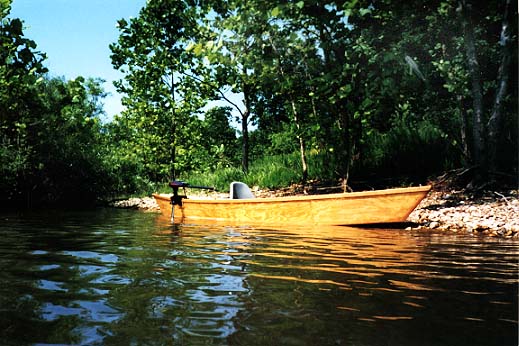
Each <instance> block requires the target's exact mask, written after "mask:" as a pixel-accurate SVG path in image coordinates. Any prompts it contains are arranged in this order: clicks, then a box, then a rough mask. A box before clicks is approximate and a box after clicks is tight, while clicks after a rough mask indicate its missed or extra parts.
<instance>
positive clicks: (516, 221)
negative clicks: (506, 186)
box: [408, 190, 519, 238]
mask: <svg viewBox="0 0 519 346" xmlns="http://www.w3.org/2000/svg"><path fill="white" fill-rule="evenodd" d="M518 195H519V191H517V190H511V191H507V192H501V193H500V192H491V191H487V192H485V193H483V195H482V196H478V197H474V196H471V195H469V194H467V193H465V192H463V191H450V192H441V191H432V192H430V193H429V195H428V196H427V197H426V198H425V199H424V200H423V201H422V202H421V203H420V204H419V205H418V207H417V208H416V209H415V210H414V211H413V212H412V213H411V215H410V216H409V218H408V220H409V221H411V222H414V223H415V224H416V226H415V227H410V229H433V230H441V231H450V232H466V233H471V234H480V235H488V236H492V237H506V238H519V200H518Z"/></svg>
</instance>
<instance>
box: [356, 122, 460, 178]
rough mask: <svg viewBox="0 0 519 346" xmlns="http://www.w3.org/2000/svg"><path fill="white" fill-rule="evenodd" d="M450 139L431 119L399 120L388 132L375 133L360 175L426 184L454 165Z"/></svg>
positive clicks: (369, 144) (359, 167)
mask: <svg viewBox="0 0 519 346" xmlns="http://www.w3.org/2000/svg"><path fill="white" fill-rule="evenodd" d="M452 152H453V150H452V148H450V142H449V139H448V137H447V136H446V135H445V133H444V132H442V131H441V130H440V129H439V128H438V127H436V126H435V125H434V124H432V123H430V122H428V121H427V120H422V121H416V122H413V123H409V122H407V121H405V119H397V120H396V121H395V122H394V123H393V126H392V128H391V129H390V130H389V131H388V132H386V133H380V132H377V131H374V132H373V133H372V134H371V135H370V136H369V137H368V138H367V140H366V142H365V151H364V153H363V157H362V160H361V162H360V164H359V165H358V166H357V167H356V171H357V172H356V173H357V175H359V176H363V177H365V178H368V179H374V180H380V179H382V180H395V181H400V182H402V179H406V180H410V182H423V181H424V180H425V179H427V178H428V177H430V176H431V175H434V174H436V173H439V172H441V171H443V170H445V169H446V168H450V167H451V166H452V164H453V160H455V159H454V158H453V157H452Z"/></svg>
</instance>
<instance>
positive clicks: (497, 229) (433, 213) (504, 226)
mask: <svg viewBox="0 0 519 346" xmlns="http://www.w3.org/2000/svg"><path fill="white" fill-rule="evenodd" d="M264 194H265V193H259V195H264ZM271 194H272V193H271ZM276 195H277V194H276ZM518 196H519V191H518V190H511V191H507V192H486V193H484V194H483V195H482V196H479V197H474V196H471V195H469V194H467V193H465V192H463V191H454V190H452V191H449V192H445V191H431V192H430V193H429V195H428V196H427V197H426V198H425V199H424V200H423V201H422V202H421V203H420V204H419V205H418V207H417V208H416V209H415V210H414V211H413V212H412V213H411V215H409V218H408V221H410V222H412V223H413V226H410V227H408V228H407V229H408V230H412V229H415V230H440V231H445V232H455V233H457V232H465V233H470V234H474V235H487V236H492V237H505V238H515V239H519V199H518ZM110 205H111V206H112V207H116V208H128V209H138V210H144V211H151V212H158V211H159V207H158V205H157V203H156V202H155V200H154V199H153V198H152V197H143V198H130V199H127V200H122V201H116V202H112V203H111V204H110Z"/></svg>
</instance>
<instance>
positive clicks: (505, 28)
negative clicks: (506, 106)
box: [487, 0, 512, 172]
mask: <svg viewBox="0 0 519 346" xmlns="http://www.w3.org/2000/svg"><path fill="white" fill-rule="evenodd" d="M510 12H511V11H510V0H507V1H506V4H505V10H504V14H503V21H502V24H501V37H500V40H499V45H500V46H501V50H502V57H501V64H500V65H499V71H498V76H497V90H496V95H495V98H494V107H493V109H492V114H491V116H490V119H489V121H488V124H487V132H488V141H487V149H488V150H487V155H488V157H487V160H488V161H487V162H488V169H489V171H490V172H496V171H497V157H496V156H497V147H498V144H499V137H500V133H501V129H502V122H503V119H502V118H503V116H502V114H503V101H504V98H505V96H506V92H507V87H508V83H509V79H510V69H511V64H512V42H511V39H510V36H511V32H510V19H509V14H510Z"/></svg>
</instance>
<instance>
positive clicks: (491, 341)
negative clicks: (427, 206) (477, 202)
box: [164, 219, 518, 345]
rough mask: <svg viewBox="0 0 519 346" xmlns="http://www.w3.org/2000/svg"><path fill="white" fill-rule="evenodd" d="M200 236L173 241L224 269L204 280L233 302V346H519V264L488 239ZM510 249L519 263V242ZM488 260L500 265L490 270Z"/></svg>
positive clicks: (188, 231) (289, 231) (219, 232)
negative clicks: (518, 277) (516, 344)
mask: <svg viewBox="0 0 519 346" xmlns="http://www.w3.org/2000/svg"><path fill="white" fill-rule="evenodd" d="M164 220H165V219H164ZM203 227H205V229H204V230H202V229H200V226H194V225H193V226H189V225H181V226H177V229H180V233H177V235H178V237H180V238H183V240H182V242H186V243H185V245H186V246H188V247H189V248H190V249H197V250H196V251H195V252H199V253H201V254H203V258H206V259H207V258H211V260H208V261H207V262H205V266H206V267H207V270H211V269H209V268H213V269H214V268H215V267H221V274H220V275H219V276H217V277H215V276H214V275H209V279H208V280H209V282H211V284H212V285H215V286H214V287H221V286H220V285H225V287H226V288H227V289H228V293H227V294H228V295H226V293H225V292H223V293H222V292H220V293H222V295H223V296H224V297H225V299H230V298H231V297H232V304H229V303H228V306H233V307H234V308H235V310H234V312H233V314H232V315H233V317H232V319H231V320H226V323H230V325H229V327H228V328H227V330H228V331H230V330H232V333H230V334H229V340H231V341H232V342H231V343H236V344H247V345H249V344H250V345H262V344H292V343H294V342H296V340H299V341H301V340H305V341H304V343H303V344H309V345H313V344H316V345H317V344H319V345H327V344H333V342H339V343H344V344H356V345H385V343H384V342H386V341H387V340H386V338H391V342H390V344H398V345H417V344H422V345H427V344H455V345H506V344H510V343H509V341H510V340H512V341H513V340H515V339H514V335H516V334H515V330H516V329H517V317H516V314H517V283H516V282H515V277H514V275H515V274H514V271H516V270H517V269H518V265H517V261H516V262H515V263H514V262H511V261H510V262H508V261H507V256H506V255H504V254H500V253H499V250H498V248H499V247H496V248H493V246H492V245H493V244H494V243H493V241H492V240H490V243H488V244H486V243H485V242H483V244H481V245H480V244H479V242H480V241H481V240H479V239H474V238H466V239H465V238H464V239H463V242H459V239H458V238H459V236H457V237H453V238H450V237H449V236H445V235H438V234H436V235H435V234H434V233H433V234H424V233H413V232H409V231H404V230H399V229H379V228H373V229H361V228H352V227H342V226H318V227H302V226H295V227H284V228H270V229H269V228H252V227H238V226H229V227H222V226H213V227H211V226H203ZM192 232H194V234H193V233H192ZM192 240H194V241H195V243H189V242H190V241H192ZM496 245H497V244H496ZM511 245H512V246H511V249H514V251H515V253H514V256H512V257H514V258H516V259H517V244H515V245H513V244H511ZM487 256H490V257H492V256H496V258H495V262H492V261H490V262H487ZM216 258H218V260H217V261H216V262H215V261H214V259H216ZM510 259H511V257H510ZM201 263H204V261H203V260H200V259H198V260H197V265H202V264H201ZM190 265H192V262H190ZM215 279H216V282H218V283H216V282H215ZM207 288H208V287H207V286H206V287H205V288H204V289H207ZM214 294H215V292H211V293H209V295H210V296H214ZM514 304H515V305H514ZM219 317H223V316H219ZM227 317H229V315H228V316H227ZM205 322H207V320H205ZM215 323H216V321H213V324H215ZM220 323H223V322H222V321H220ZM231 324H232V326H231ZM431 327H432V328H431ZM266 331H268V332H266ZM433 341H434V342H433ZM296 343H297V342H296Z"/></svg>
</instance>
